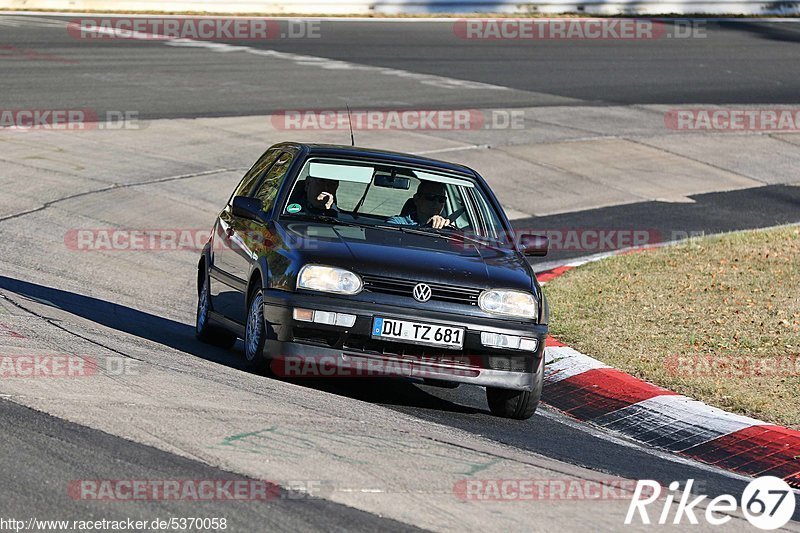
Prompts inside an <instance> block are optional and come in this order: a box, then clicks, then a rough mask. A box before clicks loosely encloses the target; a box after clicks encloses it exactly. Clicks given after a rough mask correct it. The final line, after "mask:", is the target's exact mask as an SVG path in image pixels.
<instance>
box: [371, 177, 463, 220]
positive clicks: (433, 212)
mask: <svg viewBox="0 0 800 533" xmlns="http://www.w3.org/2000/svg"><path fill="white" fill-rule="evenodd" d="M412 198H413V200H414V209H413V210H412V211H411V213H409V214H408V215H406V216H401V215H397V216H393V217H391V218H390V219H389V220H387V221H386V222H387V223H388V224H397V225H403V226H420V225H423V226H430V227H432V228H433V229H442V228H449V227H455V225H454V224H453V223H452V222H451V221H449V220H447V219H446V218H444V217H443V216H442V210H443V209H444V204H445V202H446V201H447V193H446V191H445V188H444V184H442V183H438V182H435V181H422V182H420V184H419V186H418V187H417V193H416V194H415V195H414V196H413V197H412Z"/></svg>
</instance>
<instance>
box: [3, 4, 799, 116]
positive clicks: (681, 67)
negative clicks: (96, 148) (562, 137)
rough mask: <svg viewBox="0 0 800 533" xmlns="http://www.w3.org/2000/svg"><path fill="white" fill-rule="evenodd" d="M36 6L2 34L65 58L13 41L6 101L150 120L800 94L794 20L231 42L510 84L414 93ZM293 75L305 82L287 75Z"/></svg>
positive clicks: (366, 25) (747, 100)
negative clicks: (649, 34) (112, 32)
mask: <svg viewBox="0 0 800 533" xmlns="http://www.w3.org/2000/svg"><path fill="white" fill-rule="evenodd" d="M34 18H35V20H34V21H29V20H25V19H19V18H18V19H15V20H19V21H20V22H18V25H16V26H15V25H11V24H14V21H11V22H9V25H6V26H0V34H2V37H1V38H0V44H6V43H8V44H11V45H13V46H14V47H16V48H17V49H23V50H32V51H35V52H38V53H40V54H43V55H47V54H49V55H51V56H56V57H57V58H59V59H60V61H58V60H56V61H53V60H45V59H44V58H42V59H41V60H40V61H16V60H15V58H14V57H13V56H11V57H8V56H9V54H11V52H10V51H4V52H3V55H4V56H6V57H5V58H4V60H3V71H4V76H3V78H4V80H3V105H4V107H6V108H31V107H36V106H38V107H40V108H55V107H57V106H58V107H63V108H75V107H78V108H80V107H85V106H86V105H87V104H88V105H89V106H90V107H93V108H95V109H98V110H129V109H134V110H138V111H140V113H141V118H145V119H149V118H175V117H201V116H225V115H257V114H266V113H268V112H270V111H276V110H281V109H307V108H331V107H333V108H336V109H341V108H343V107H344V103H345V102H349V103H350V104H351V106H352V107H355V108H369V107H387V106H391V107H393V108H401V107H406V106H407V107H414V106H420V105H421V104H427V105H430V106H431V107H434V108H442V107H443V108H459V107H482V108H486V107H514V106H523V105H526V106H538V105H555V104H563V103H565V102H568V103H571V104H573V105H581V104H582V105H610V104H625V105H634V104H647V103H657V104H703V103H708V104H719V105H723V104H771V103H773V104H787V103H792V102H796V100H797V95H798V94H800V76H798V65H800V46H798V43H800V24H798V23H792V22H707V23H703V26H702V27H703V30H704V33H703V36H702V38H700V37H698V38H689V39H654V40H633V41H619V40H617V41H615V40H604V41H598V40H584V41H580V40H569V41H567V40H562V41H559V40H534V41H519V40H501V41H486V40H465V39H461V38H459V37H458V36H457V35H456V34H455V32H454V30H453V27H454V26H453V23H450V22H430V23H413V22H345V21H339V22H337V21H322V22H320V23H319V27H318V28H316V29H315V30H314V31H316V32H317V33H316V34H317V35H319V38H297V39H289V38H285V39H272V40H267V41H263V40H248V41H240V42H235V41H232V42H230V44H234V45H242V46H248V47H251V48H255V49H258V50H274V51H278V52H288V53H293V54H300V55H307V56H312V57H316V58H330V59H335V60H342V61H347V62H352V63H357V64H359V65H368V66H374V67H386V68H393V69H400V70H406V71H411V72H415V73H424V74H431V75H437V76H445V77H449V78H454V79H458V80H468V81H474V82H481V83H486V84H492V85H496V86H500V87H507V88H509V89H510V90H507V91H481V90H471V91H470V90H454V91H452V92H451V94H450V95H449V96H448V97H447V98H445V99H442V98H441V97H440V96H435V97H434V96H433V95H434V94H435V95H438V92H434V91H433V89H430V88H429V89H428V90H426V89H425V87H424V86H420V87H418V89H417V90H416V91H415V92H414V94H413V95H409V94H408V93H407V92H396V89H397V87H396V85H397V83H396V82H397V79H396V78H394V77H387V76H383V77H381V76H375V75H372V77H373V78H377V79H371V80H370V82H369V84H365V83H363V82H362V81H361V79H360V78H359V77H349V76H348V77H345V78H342V77H340V76H338V75H337V72H336V71H334V70H322V71H321V73H320V74H319V75H317V76H314V77H310V78H307V79H306V78H303V77H301V76H297V75H296V74H297V71H303V70H306V69H308V68H313V67H309V66H308V65H305V66H296V65H293V64H289V65H280V66H274V65H267V66H264V67H263V68H258V67H255V68H254V65H253V64H248V63H243V62H242V61H241V60H240V58H238V57H234V56H236V54H230V53H222V54H208V53H202V51H200V50H198V51H193V52H192V53H187V51H186V50H176V49H175V48H174V47H169V46H164V45H163V43H161V42H153V41H151V42H142V41H131V40H123V41H110V40H105V41H92V40H80V39H75V38H73V37H72V36H70V35H69V34H68V32H67V31H66V29H65V27H64V22H65V21H68V20H71V18H70V17H66V18H63V19H60V20H59V19H54V18H45V17H34ZM42 20H44V22H41V21H42ZM285 24H288V23H285ZM286 31H288V27H287V30H286ZM309 31H310V30H309ZM17 59H19V57H17ZM287 78H291V79H292V83H289V84H285V83H282V82H281V80H283V79H287ZM365 89H368V92H366V91H365Z"/></svg>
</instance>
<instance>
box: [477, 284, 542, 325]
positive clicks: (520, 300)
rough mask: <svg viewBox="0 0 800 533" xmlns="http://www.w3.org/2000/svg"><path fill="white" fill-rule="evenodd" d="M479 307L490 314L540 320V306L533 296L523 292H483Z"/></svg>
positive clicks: (497, 290) (493, 290)
mask: <svg viewBox="0 0 800 533" xmlns="http://www.w3.org/2000/svg"><path fill="white" fill-rule="evenodd" d="M478 307H480V308H481V309H483V310H484V311H486V312H488V313H495V314H498V315H507V316H515V317H520V318H532V319H534V320H536V319H537V318H539V305H538V304H537V303H536V298H534V297H533V295H532V294H529V293H527V292H521V291H507V290H502V289H492V290H489V291H483V292H482V293H481V295H480V297H479V298H478Z"/></svg>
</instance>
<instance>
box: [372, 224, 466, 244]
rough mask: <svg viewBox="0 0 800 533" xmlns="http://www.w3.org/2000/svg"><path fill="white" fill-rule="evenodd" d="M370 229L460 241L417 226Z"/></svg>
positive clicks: (376, 226)
mask: <svg viewBox="0 0 800 533" xmlns="http://www.w3.org/2000/svg"><path fill="white" fill-rule="evenodd" d="M368 227H370V228H379V229H393V230H396V231H402V232H403V233H410V234H412V235H427V236H429V237H444V238H445V239H449V240H451V241H456V240H458V237H456V236H455V235H448V234H447V233H439V232H437V231H435V230H424V229H419V227H416V226H404V225H402V224H397V225H395V224H377V225H374V226H368Z"/></svg>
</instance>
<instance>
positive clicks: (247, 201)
mask: <svg viewBox="0 0 800 533" xmlns="http://www.w3.org/2000/svg"><path fill="white" fill-rule="evenodd" d="M263 205H264V204H262V203H261V200H259V199H257V198H250V197H248V196H236V197H234V199H233V203H232V204H231V207H232V211H233V216H236V217H241V218H246V219H249V220H257V221H259V222H264V220H265V217H264V211H263V209H262V208H263Z"/></svg>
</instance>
